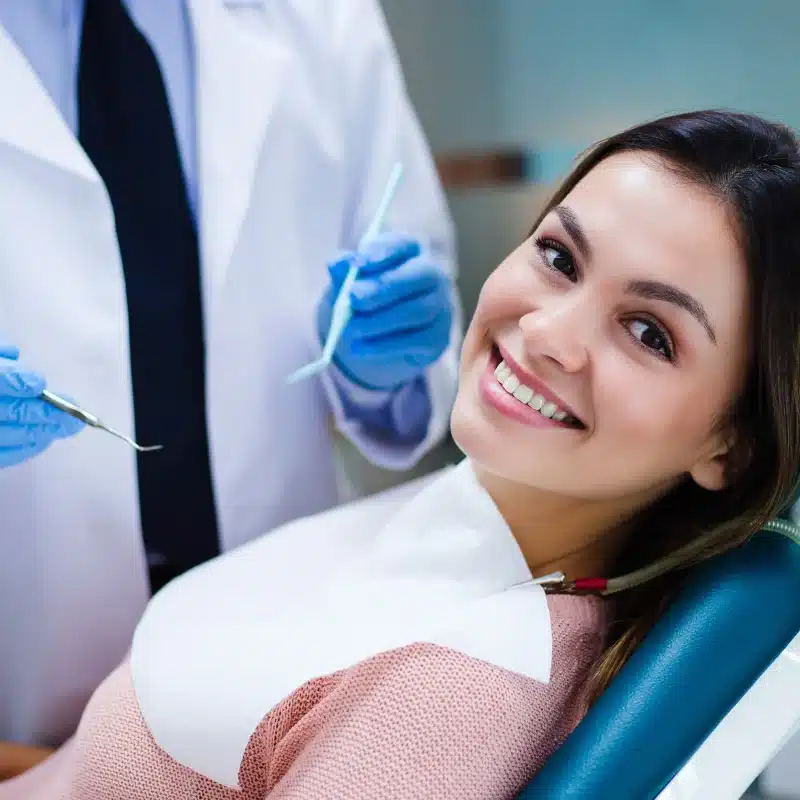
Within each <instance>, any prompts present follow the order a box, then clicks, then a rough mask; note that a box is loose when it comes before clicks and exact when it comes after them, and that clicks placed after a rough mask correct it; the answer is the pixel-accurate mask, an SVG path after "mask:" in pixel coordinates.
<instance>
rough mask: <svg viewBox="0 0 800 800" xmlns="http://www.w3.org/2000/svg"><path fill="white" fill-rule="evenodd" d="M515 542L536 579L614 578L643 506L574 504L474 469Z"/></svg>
mask: <svg viewBox="0 0 800 800" xmlns="http://www.w3.org/2000/svg"><path fill="white" fill-rule="evenodd" d="M473 467H474V470H475V475H476V477H477V478H478V481H479V483H480V484H481V485H482V486H483V488H484V489H485V490H486V491H487V492H488V493H489V496H490V497H491V498H492V500H493V502H494V503H495V505H496V506H497V508H498V510H499V512H500V514H501V515H502V516H503V518H504V519H505V521H506V524H507V525H508V527H509V528H510V529H511V532H512V533H513V535H514V538H515V539H516V540H517V544H518V545H519V548H520V550H521V551H522V555H523V556H524V557H525V561H526V562H527V564H528V567H529V568H530V570H531V573H532V574H533V575H534V577H540V576H542V575H547V574H548V573H550V572H557V571H561V572H563V573H564V574H565V575H566V576H567V577H568V578H570V579H573V580H574V579H576V578H594V577H612V574H613V571H614V565H615V563H616V561H617V559H618V555H619V552H620V550H621V548H622V546H623V542H624V538H625V536H626V534H627V531H628V527H629V526H628V525H627V524H626V523H627V522H628V521H629V520H630V519H631V517H632V516H633V515H634V514H635V513H636V511H637V510H638V509H639V508H641V507H643V506H644V505H647V503H648V502H650V500H651V499H652V498H647V499H646V500H642V501H641V502H636V501H635V500H632V499H630V500H629V499H627V498H626V500H627V502H625V501H620V500H618V499H615V500H613V501H611V500H609V501H602V500H601V501H594V500H578V499H575V498H572V497H566V496H564V495H558V494H554V493H552V492H546V491H542V490H540V489H533V488H531V487H530V486H524V485H522V484H518V483H514V482H512V481H509V480H507V479H505V478H501V477H499V476H497V475H495V474H493V473H491V472H488V471H486V470H484V469H483V468H482V467H480V466H479V465H477V464H474V465H473Z"/></svg>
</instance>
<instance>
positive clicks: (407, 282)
mask: <svg viewBox="0 0 800 800" xmlns="http://www.w3.org/2000/svg"><path fill="white" fill-rule="evenodd" d="M436 290H438V291H439V293H438V295H437V296H438V297H439V298H440V300H441V303H442V306H448V307H449V306H450V305H451V298H450V281H449V278H448V277H447V276H446V275H445V274H444V273H443V272H442V271H441V269H440V268H439V267H437V266H436V265H434V264H431V263H430V262H428V261H423V260H421V259H415V260H413V261H409V262H408V263H406V264H403V266H402V267H398V268H397V269H396V270H394V271H393V272H385V273H384V274H383V275H381V276H380V277H379V278H364V279H359V280H357V281H356V282H355V283H354V284H353V288H352V290H351V292H350V305H351V307H352V309H353V313H355V314H359V313H364V314H369V313H372V312H374V311H378V310H379V309H383V308H388V307H389V306H392V305H394V304H395V303H400V302H402V301H403V300H407V299H409V298H412V297H416V296H418V295H422V294H426V293H428V292H433V291H436Z"/></svg>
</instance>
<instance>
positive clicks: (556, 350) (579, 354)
mask: <svg viewBox="0 0 800 800" xmlns="http://www.w3.org/2000/svg"><path fill="white" fill-rule="evenodd" d="M576 294H577V293H576ZM589 316H590V312H589V310H588V309H586V308H584V307H583V304H582V303H581V301H580V299H579V298H578V297H577V296H576V295H573V296H572V297H570V298H566V297H561V298H558V299H551V301H550V302H547V303H546V304H544V305H540V306H539V307H538V308H537V309H536V310H535V311H531V312H529V313H528V314H526V315H525V316H524V317H522V318H521V319H520V321H519V327H520V330H521V331H522V338H523V341H524V343H525V348H526V351H527V354H528V356H529V357H530V358H531V359H532V360H537V359H547V360H548V361H551V362H554V363H556V364H557V365H558V366H560V367H561V369H563V370H564V371H565V372H578V371H579V370H581V369H583V367H584V366H586V363H587V361H588V357H589V339H590V337H591V332H590V331H589V327H590V325H589V324H588V323H589Z"/></svg>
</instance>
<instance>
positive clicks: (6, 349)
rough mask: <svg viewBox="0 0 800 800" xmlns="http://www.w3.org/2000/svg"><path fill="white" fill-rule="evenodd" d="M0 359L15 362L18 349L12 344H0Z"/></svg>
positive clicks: (17, 356)
mask: <svg viewBox="0 0 800 800" xmlns="http://www.w3.org/2000/svg"><path fill="white" fill-rule="evenodd" d="M0 358H7V359H9V360H10V361H16V360H17V359H18V358H19V347H14V345H13V344H0Z"/></svg>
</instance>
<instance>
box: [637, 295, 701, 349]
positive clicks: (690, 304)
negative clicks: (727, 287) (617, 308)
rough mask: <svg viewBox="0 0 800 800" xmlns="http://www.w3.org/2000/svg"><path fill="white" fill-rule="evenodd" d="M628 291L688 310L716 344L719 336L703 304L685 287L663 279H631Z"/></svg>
mask: <svg viewBox="0 0 800 800" xmlns="http://www.w3.org/2000/svg"><path fill="white" fill-rule="evenodd" d="M628 291H629V292H630V293H631V294H635V295H638V296H639V297H645V298H648V299H650V300H662V301H663V302H665V303H672V304H673V305H676V306H678V307H679V308H682V309H683V310H684V311H688V312H689V313H690V314H691V315H692V316H693V317H694V318H695V319H696V320H697V321H698V322H699V323H700V324H701V325H702V326H703V328H705V331H706V333H707V334H708V338H709V339H711V341H712V342H713V343H714V344H716V343H717V336H716V334H715V333H714V328H713V327H712V326H711V322H710V321H709V319H708V314H707V313H706V310H705V308H704V307H703V304H702V303H701V302H700V301H699V300H696V299H695V298H694V297H692V295H690V294H689V293H688V292H685V291H684V290H683V289H678V287H677V286H671V285H670V284H668V283H661V281H631V282H630V283H629V284H628Z"/></svg>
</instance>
